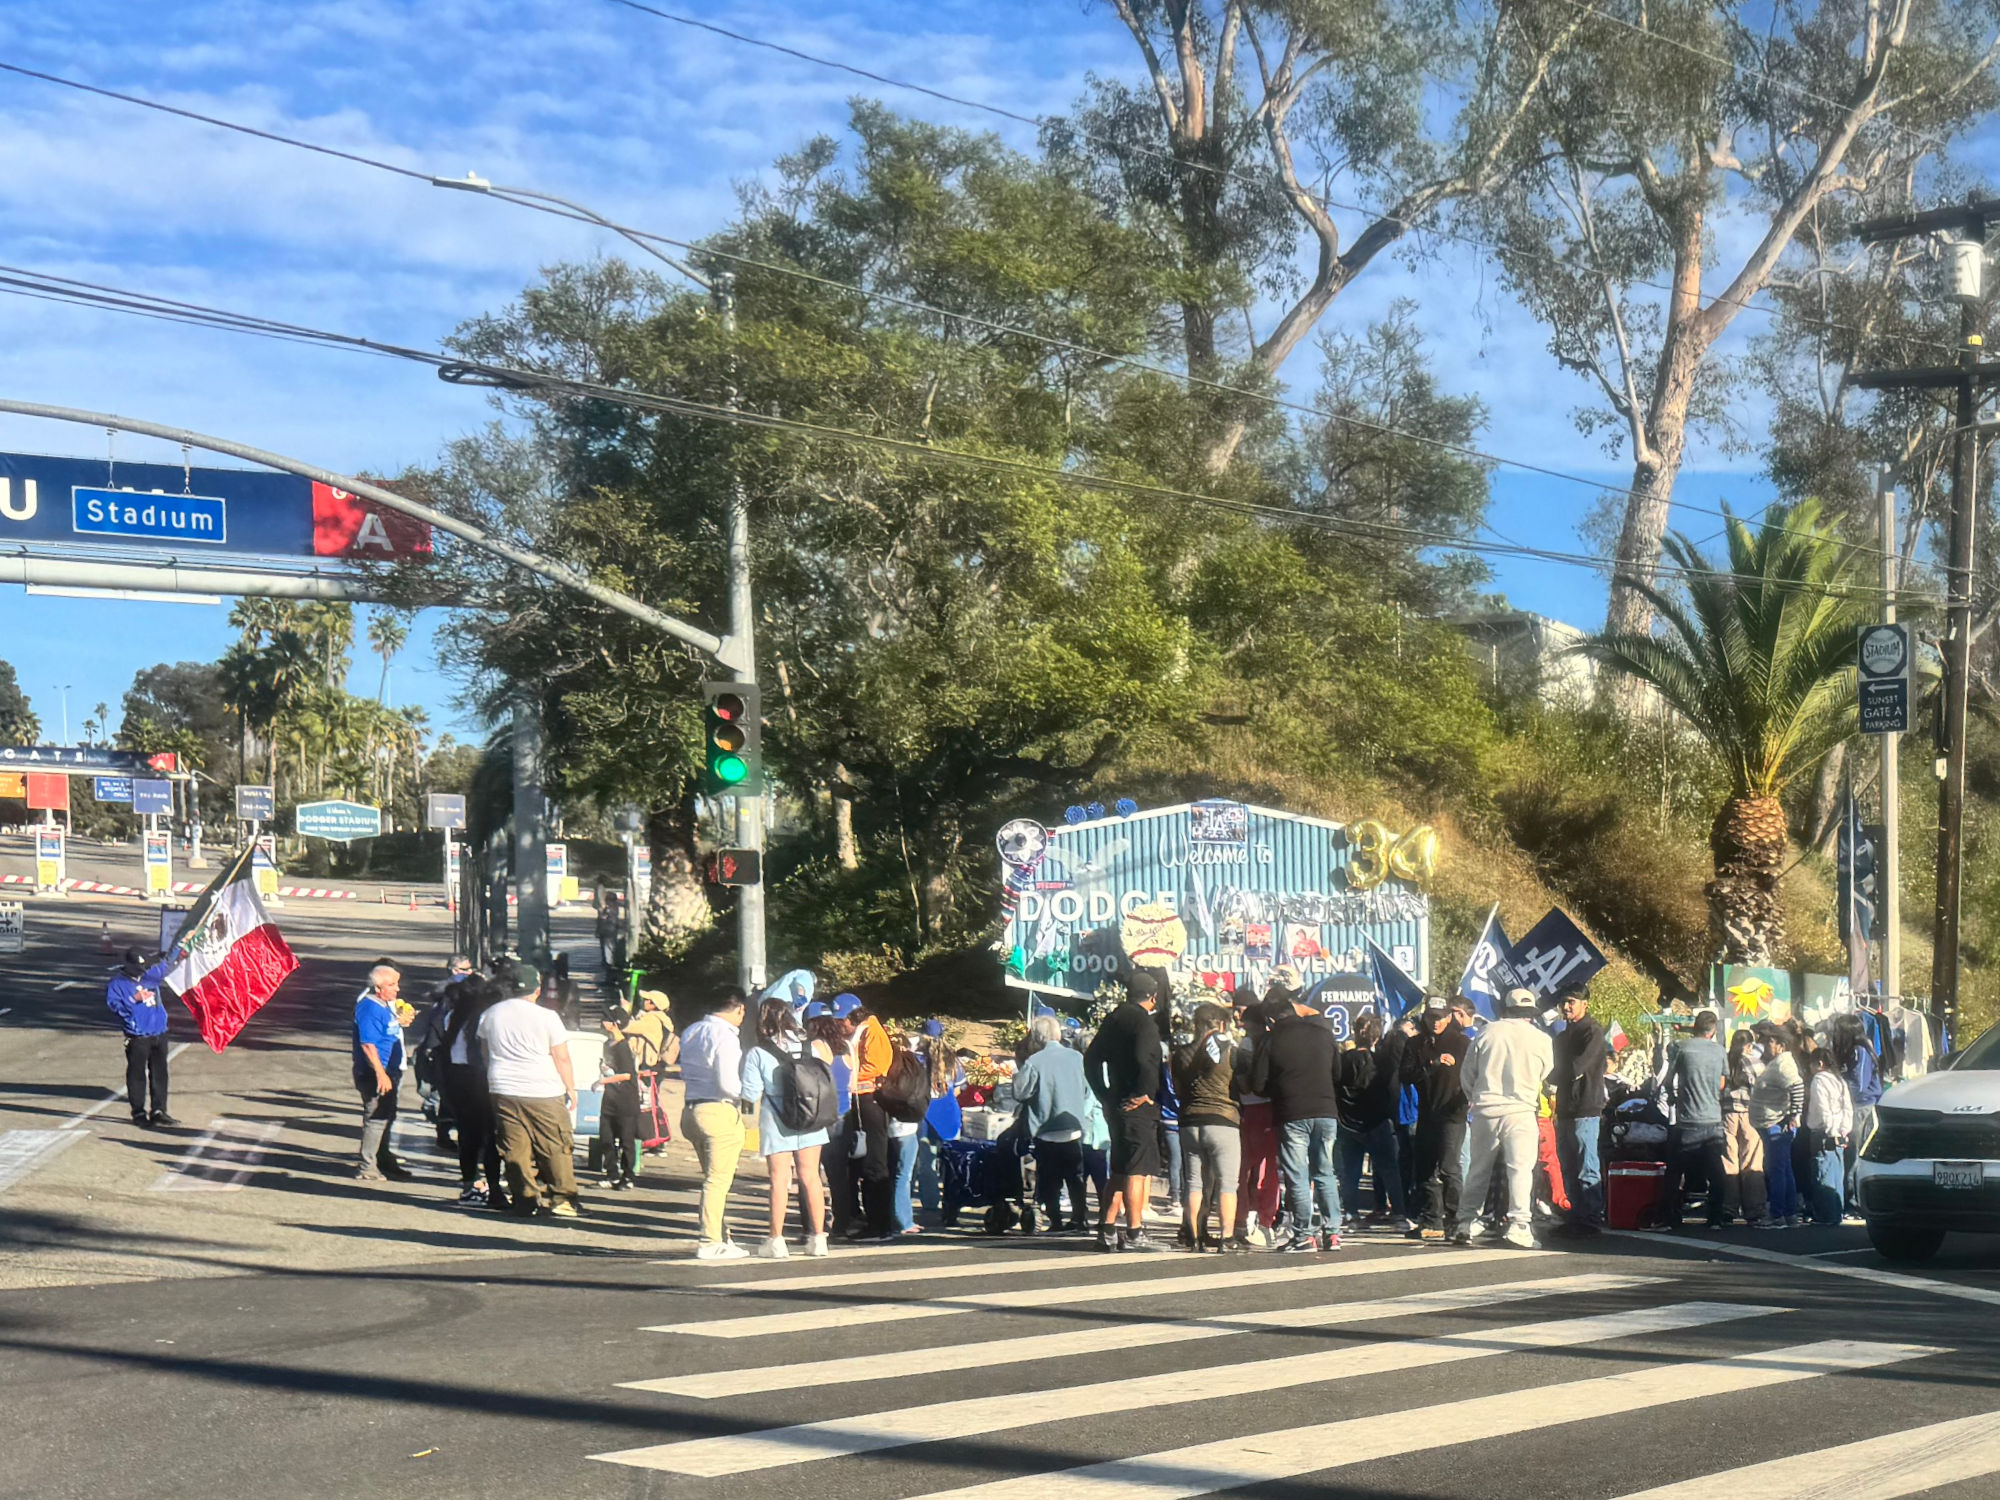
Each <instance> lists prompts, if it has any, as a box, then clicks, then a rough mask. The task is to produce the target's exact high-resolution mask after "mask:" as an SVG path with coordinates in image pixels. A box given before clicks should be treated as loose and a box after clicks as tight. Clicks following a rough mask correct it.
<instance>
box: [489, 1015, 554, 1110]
mask: <svg viewBox="0 0 2000 1500" xmlns="http://www.w3.org/2000/svg"><path fill="white" fill-rule="evenodd" d="M479 1040H480V1041H481V1042H483V1043H484V1044H485V1046H486V1087H487V1090H488V1091H489V1092H490V1093H495V1094H504V1095H506V1096H507V1097H508V1098H510V1099H560V1098H562V1096H563V1081H562V1074H560V1073H558V1072H557V1071H556V1065H555V1060H554V1058H553V1057H552V1056H551V1055H550V1054H551V1052H552V1051H553V1049H554V1048H556V1047H559V1046H561V1045H563V1044H564V1043H565V1042H567V1041H568V1040H569V1033H568V1032H566V1031H564V1030H563V1023H562V1017H561V1016H559V1015H557V1014H556V1013H555V1012H554V1011H552V1010H548V1009H545V1008H544V1007H542V1006H540V1005H537V1004H536V1003H535V1002H534V1001H532V1000H502V1001H501V1002H500V1003H499V1004H498V1005H496V1006H494V1007H493V1008H492V1009H491V1010H489V1011H487V1012H486V1014H485V1015H484V1016H483V1017H481V1018H480V1022H479Z"/></svg>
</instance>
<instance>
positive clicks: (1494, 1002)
mask: <svg viewBox="0 0 2000 1500" xmlns="http://www.w3.org/2000/svg"><path fill="white" fill-rule="evenodd" d="M1511 946H1512V944H1510V943H1509V942H1508V941H1507V929H1506V928H1504V927H1502V926H1501V925H1500V906H1499V903H1498V902H1495V903H1494V906H1493V910H1491V911H1489V912H1488V913H1487V914H1486V930H1485V931H1484V932H1482V933H1480V934H1479V941H1478V942H1477V943H1476V944H1474V945H1473V949H1472V956H1471V957H1470V958H1468V959H1467V960H1466V961H1465V973H1464V974H1462V975H1460V976H1459V981H1458V992H1459V994H1461V995H1463V996H1465V998H1466V999H1468V1000H1470V1001H1471V1002H1472V1008H1473V1009H1474V1010H1476V1011H1478V1012H1479V1014H1481V1015H1482V1016H1484V1017H1486V1019H1487V1020H1489V1021H1490V1020H1492V1019H1493V1018H1494V1017H1495V1016H1497V1015H1498V1014H1500V991H1499V990H1498V989H1497V988H1496V987H1495V985H1496V979H1497V976H1496V973H1495V970H1496V968H1497V966H1498V965H1499V963H1500V961H1501V959H1503V958H1505V957H1506V956H1507V950H1508V948H1510V947H1511Z"/></svg>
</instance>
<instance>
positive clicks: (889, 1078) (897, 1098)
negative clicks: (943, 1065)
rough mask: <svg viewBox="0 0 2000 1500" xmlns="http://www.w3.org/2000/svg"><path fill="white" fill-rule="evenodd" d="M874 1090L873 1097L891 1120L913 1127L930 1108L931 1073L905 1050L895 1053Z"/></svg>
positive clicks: (917, 1057) (920, 1060) (898, 1050)
mask: <svg viewBox="0 0 2000 1500" xmlns="http://www.w3.org/2000/svg"><path fill="white" fill-rule="evenodd" d="M876 1088H877V1090H878V1092H877V1094H876V1097H877V1098H878V1099H880V1100H881V1101H882V1108H883V1110H884V1111H885V1112H886V1113H887V1114H888V1116H889V1118H890V1119H892V1120H903V1121H906V1122H908V1123H910V1124H915V1123H916V1122H918V1121H919V1120H921V1119H923V1117H924V1112H925V1111H926V1110H928V1109H929V1108H930V1107H931V1070H930V1069H929V1068H928V1067H926V1066H925V1065H924V1060H923V1059H922V1058H921V1057H919V1056H917V1054H916V1053H914V1052H912V1051H911V1050H910V1049H909V1048H908V1047H898V1048H897V1049H896V1052H895V1056H894V1057H892V1058H891V1059H890V1062H889V1071H888V1072H886V1073H884V1074H883V1075H882V1081H881V1083H880V1084H878V1085H876Z"/></svg>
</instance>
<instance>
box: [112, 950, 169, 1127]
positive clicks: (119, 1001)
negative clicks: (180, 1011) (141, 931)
mask: <svg viewBox="0 0 2000 1500" xmlns="http://www.w3.org/2000/svg"><path fill="white" fill-rule="evenodd" d="M167 968H168V962H167V959H166V958H165V956H164V955H162V956H159V957H157V958H156V959H155V960H153V961H152V962H150V963H149V962H148V961H147V958H146V955H145V954H144V953H142V952H140V951H139V950H138V949H137V948H127V949H126V950H125V962H124V963H122V964H120V965H119V966H118V967H117V969H115V970H114V971H113V972H112V975H111V983H110V984H108V985H107V986H105V990H104V1003H105V1005H107V1006H108V1007H110V1010H111V1013H112V1014H113V1015H114V1016H116V1017H118V1022H119V1024H120V1025H121V1026H123V1027H124V1028H125V1099H126V1102H127V1103H129V1104H130V1105H131V1106H132V1123H133V1124H134V1125H178V1124H180V1121H179V1120H176V1119H175V1118H174V1117H173V1116H172V1115H170V1114H168V1113H167V1008H166V1006H164V1005H162V1004H161V1003H160V976H161V975H163V974H165V973H166V972H167ZM149 1083H150V1084H151V1085H152V1096H153V1107H152V1109H151V1110H150V1111H149V1110H148V1109H147V1108H146V1092H147V1085H148V1084H149Z"/></svg>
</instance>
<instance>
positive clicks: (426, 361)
mask: <svg viewBox="0 0 2000 1500" xmlns="http://www.w3.org/2000/svg"><path fill="white" fill-rule="evenodd" d="M44 283H45V284H44ZM36 287H39V290H28V289H29V288H36ZM0 292H6V293H8V294H11V295H21V294H24V293H25V294H26V295H34V296H44V297H53V298H59V299H63V300H69V301H73V302H75V303H78V304H81V305H87V306H93V307H98V308H101V309H103V310H106V311H113V312H129V313H138V314H140V315H142V316H148V315H152V316H172V317H173V318H174V319H175V320H176V321H188V322H201V323H203V324H204V325H205V326H210V327H214V328H216V329H218V330H221V331H224V332H232V333H258V332H269V333H272V334H276V335H282V336H288V337H292V338H296V339H302V340H304V341H307V342H318V343H324V344H326V345H329V346H333V347H340V348H346V349H352V350H356V351H362V352H370V353H376V354H385V355H392V356H394V357H396V358H399V359H406V360H410V361H413V362H415V363H419V364H423V365H427V366H429V367H431V368H433V369H435V370H437V371H438V372H439V374H440V375H441V376H442V377H444V378H446V379H450V380H453V381H454V382H455V383H461V384H475V385H486V386H492V387H497V388H500V389H506V390H511V391H514V392H516V393H540V394H544V395H546V394H548V393H556V394H560V395H568V396H573V397H577V398H579V399H587V400H603V401H608V402H612V403H614V404H618V405H623V406H627V407H631V408H634V409H637V410H644V411H654V412H659V413H663V414H666V415H671V416H680V417H687V418H694V419H701V420H709V421H717V422H724V423H730V424H733V425H738V426H749V427H758V428H764V429H768V430H773V431H782V432H790V433H795V434H798V435H801V436H805V437H811V438H822V439H828V440H833V441H838V442H842V443H850V444H862V445H867V446H873V447H879V448H884V449H889V450H893V451H897V452H901V453H904V454H907V455H909V456H913V457H918V458H923V459H930V460H944V461H947V462H953V463H959V464H962V465H970V466H976V467H983V468H988V469H995V470H1005V471H1009V472H1014V473H1024V474H1030V475H1033V476H1035V477H1037V478H1040V479H1046V480H1050V481H1053V482H1056V483H1061V484H1067V485H1071V486H1074V487H1079V488H1088V489H1096V490H1101V491H1109V492H1113V493H1121V494H1130V495H1135V496H1141V497H1150V498H1158V499H1169V500H1177V501H1185V502H1190V503H1194V504H1198V505H1202V506H1205V507H1208V508H1211V509H1217V510H1222V511H1228V512H1233V513H1236V514H1239V515H1245V516H1250V517H1254V518H1258V519H1264V520H1268V521H1273V522H1279V523H1283V524H1288V525H1301V526H1308V527H1312V528H1315V529H1319V530H1323V531H1326V532H1329V533H1332V534H1335V535H1349V536H1356V537H1359V538H1361V539H1365V540H1371V541H1385V540H1398V541H1401V542H1404V543H1406V544H1408V545H1413V546H1417V547H1436V548H1439V549H1442V550H1447V551H1463V552H1471V553H1482V554H1488V555H1495V556H1518V557H1530V558H1536V559H1539V560H1542V561H1547V562H1553V563H1560V564H1564V565H1568V566H1580V567H1587V568H1590V569H1592V570H1593V571H1605V570H1610V569H1613V568H1615V567H1616V562H1615V560H1614V559H1611V558H1604V557H1598V556H1596V555H1594V554H1586V553H1571V552H1560V551H1556V550H1553V549H1549V548H1538V547H1529V546H1525V545H1523V544H1520V543H1512V542H1509V543H1506V544H1504V545H1495V544H1492V543H1480V542H1475V541H1471V540H1469V539H1466V538H1463V537H1459V536H1456V535H1454V534H1451V533H1447V532H1439V531H1432V530H1427V529H1424V528H1420V527H1412V526H1404V525H1400V524H1397V523H1392V522H1383V521H1367V520H1359V519H1356V518H1352V517H1333V516H1327V515H1323V514H1318V513H1315V512H1312V511H1302V510H1298V509H1295V508H1287V507H1282V506H1274V505H1263V504H1259V503H1258V502H1256V501H1250V500H1241V499H1237V498H1234V497H1230V496H1222V495H1213V494H1208V493H1205V492H1202V491H1197V490H1184V489H1179V488H1176V487H1173V486H1169V485H1160V484H1151V483H1147V482H1144V481H1139V480H1128V479H1120V478H1117V477H1116V476H1111V475H1100V474H1088V473H1084V472H1081V471H1078V470H1074V469H1067V468H1062V467H1059V466H1053V465H1047V464H1039V463H1035V462H1033V461H1031V460H1027V459H1017V458H1010V457H1007V456H1005V455H1002V454H991V453H980V452H976V451H974V450H970V449H960V448H949V447H942V446H939V445H937V444H934V443H929V442H925V441H921V440H917V439H912V438H898V437H892V436H890V435H888V434H884V433H867V432H857V431H855V430H853V429H851V428H845V427H835V426H831V425H828V424H824V423H817V422H807V421H802V420H800V419H797V418H791V417H781V416H777V415H775V414H771V413H762V412H755V411H745V410H741V409H737V408H732V407H726V406H716V405H713V404H711V403H708V402H702V401H697V400H693V399H691V398H688V397H681V396H666V395H658V394H654V393H650V392H641V391H631V390H625V389H621V388H618V387H612V386H604V385H598V384H595V383H593V382H589V381H580V380H573V379H569V378H567V377H563V376H555V375H547V374H544V373H542V372H540V371H535V370H522V369H515V368H509V367H504V366H493V365H482V364H478V363H475V362H472V361H466V360H461V359H458V358H456V357H454V356H452V355H448V354H444V353H440V352H438V351H436V350H427V349H417V348H412V347H409V346H406V345H399V344H390V343H384V342H381V341H378V340H374V339H367V338H363V337H360V336H358V335H355V334H344V333H335V332H330V331H327V330H323V329H314V328H310V327H307V326H305V325H302V324H295V323H284V322H279V321H277V320H273V319H266V318H262V317H260V316H258V315H255V314H249V313H237V312H232V311H229V310H226V309H221V308H209V307H204V306H203V305H201V304H198V303H189V302H183V301H177V300H173V299H167V298H152V297H151V296H150V295H149V294H147V293H141V292H131V291H126V290H124V289H121V288H115V287H107V286H104V285H102V284H100V283H94V282H85V281H80V280H77V279H75V278H72V277H58V276H42V275H41V273H37V272H34V271H27V270H22V269H21V268H18V267H10V266H0ZM149 304H154V305H157V307H158V308H159V312H158V313H148V312H147V311H146V309H147V307H148V305H149ZM1852 550H1856V551H1858V550H1860V549H1852ZM1695 571H1698V570H1689V569H1684V568H1680V567H1678V566H1675V565H1669V564H1661V565H1660V566H1659V567H1658V568H1657V569H1656V572H1658V573H1662V574H1667V575H1670V576H1692V575H1693V573H1694V572H1695ZM1715 576H1721V577H1726V578H1735V579H1737V580H1738V581H1741V582H1745V583H1758V584H1764V583H1766V580H1763V579H1761V578H1757V577H1754V576H1752V575H1738V574H1728V573H1717V574H1716V575H1715ZM1786 587H1788V588H1795V589H1801V590H1804V589H1805V588H1806V587H1807V586H1800V585H1788V586H1786ZM1810 591H1812V592H1816V593H1820V594H1824V595H1827V596H1830V597H1847V598H1861V599H1873V598H1876V597H1879V593H1880V591H1879V590H1878V589H1873V588H1868V587H1856V588H1843V587H1830V586H1825V585H1819V586H1811V589H1810ZM1904 597H1913V596H1910V595H1908V594H1905V596H1904Z"/></svg>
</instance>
